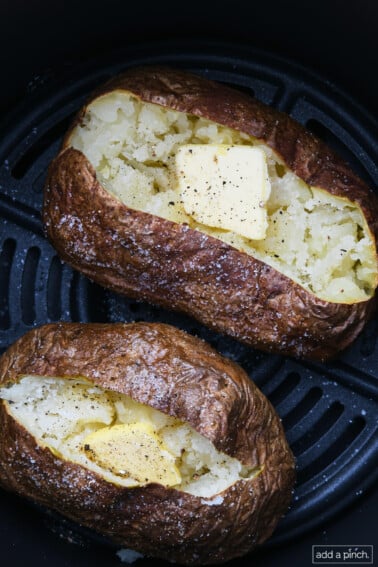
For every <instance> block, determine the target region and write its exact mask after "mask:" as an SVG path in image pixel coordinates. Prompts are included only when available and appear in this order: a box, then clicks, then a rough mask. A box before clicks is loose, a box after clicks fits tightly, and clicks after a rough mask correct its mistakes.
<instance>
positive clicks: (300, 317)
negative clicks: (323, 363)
mask: <svg viewBox="0 0 378 567" xmlns="http://www.w3.org/2000/svg"><path fill="white" fill-rule="evenodd" d="M112 90H124V91H128V92H131V93H133V94H134V95H135V96H138V97H139V98H140V99H142V100H144V101H146V102H151V103H156V104H160V105H162V106H166V107H169V108H172V109H175V110H179V111H182V112H187V113H191V114H194V115H197V116H203V117H206V118H208V119H211V120H214V121H216V122H218V123H220V124H223V125H225V126H229V127H232V128H235V129H237V130H239V131H242V132H245V133H247V134H249V135H252V136H254V137H257V138H259V139H261V140H263V141H265V142H266V143H267V145H269V146H270V147H271V148H273V149H274V150H275V151H276V152H277V153H278V154H279V155H280V156H281V157H282V159H283V160H284V161H285V163H286V164H287V165H288V167H289V168H290V169H292V170H293V171H294V172H295V173H296V174H297V175H298V176H299V177H301V178H302V179H304V180H305V181H306V182H307V183H309V184H310V185H313V186H318V187H321V188H324V189H326V190H327V191H329V192H330V193H332V194H333V195H336V196H341V197H345V198H348V199H350V200H351V201H353V202H356V203H358V204H359V205H360V207H361V208H362V210H363V212H364V214H365V217H366V220H367V222H368V224H369V227H370V230H371V232H372V234H373V235H377V233H378V205H377V198H376V196H375V194H374V193H373V191H371V190H370V189H369V188H368V187H367V186H366V185H365V183H364V182H363V181H362V180H361V179H359V178H358V177H357V176H356V175H354V174H353V173H352V172H351V171H350V169H349V168H348V166H347V165H346V164H345V163H344V162H343V161H342V160H341V159H340V158H338V157H337V156H336V155H335V154H334V153H333V152H331V151H330V150H329V149H328V148H327V147H326V146H325V145H324V144H323V143H322V142H320V141H319V140H317V139H315V138H314V136H313V135H312V134H311V133H309V132H307V131H306V130H305V129H304V128H303V127H302V126H301V125H299V124H298V123H296V122H294V121H293V120H292V119H291V118H290V117H289V116H287V115H285V114H283V113H280V112H278V111H276V110H274V109H273V108H270V107H267V106H265V105H263V104H262V103H260V102H259V101H257V100H255V99H253V98H250V97H248V96H247V95H245V94H244V93H240V92H238V91H235V90H233V89H230V88H228V87H225V86H223V85H220V84H217V83H214V82H211V81H207V80H205V79H202V78H200V77H196V76H192V75H189V74H187V73H183V72H181V71H174V70H170V69H164V68H143V69H131V70H129V71H127V72H126V73H124V74H123V75H121V76H119V77H116V78H114V79H113V80H111V81H110V82H108V83H107V84H106V85H105V86H104V87H102V88H101V89H98V90H97V91H96V92H95V93H94V94H93V96H92V97H91V100H90V101H89V102H91V101H92V100H94V99H95V98H96V97H98V96H101V95H103V94H105V93H107V92H110V91H112ZM88 104H89V103H88ZM85 110H86V107H84V108H83V109H82V110H81V111H80V113H79V114H78V116H77V118H76V120H75V121H74V123H73V125H72V128H74V127H75V126H76V125H77V124H78V122H80V121H81V119H82V117H83V116H84V114H85ZM72 128H71V129H70V130H69V132H68V133H67V136H66V138H65V141H64V143H63V148H62V150H61V152H60V154H59V155H58V157H57V158H56V159H55V160H54V161H53V162H52V164H51V166H50V169H49V174H48V178H47V181H46V186H45V198H44V209H43V220H44V225H45V230H46V234H47V236H48V237H49V239H50V241H51V242H52V244H53V245H54V246H55V248H56V249H57V250H58V253H59V254H60V256H61V257H62V258H63V259H64V260H65V261H66V262H67V263H69V264H70V265H71V266H73V267H74V268H75V269H77V270H79V271H81V272H83V273H84V274H86V275H87V276H88V277H89V278H91V279H93V280H94V281H96V282H98V283H99V284H101V285H103V286H105V287H107V288H110V289H111V290H113V291H116V292H118V293H121V294H125V295H127V296H129V297H133V298H137V299H142V300H146V301H149V302H151V303H154V304H157V305H160V306H163V307H166V308H168V309H174V310H177V311H180V312H183V313H186V314H188V315H190V316H192V317H195V318H196V319H198V320H199V321H201V322H202V323H204V324H205V325H207V326H209V327H212V328H213V329H215V330H217V331H220V332H222V333H225V334H228V335H231V336H233V337H235V338H237V339H238V340H240V341H242V342H245V343H247V344H249V345H251V346H254V347H256V348H259V349H262V350H265V351H268V352H276V353H281V354H285V355H290V356H295V357H299V358H310V359H317V360H326V359H328V358H330V357H332V356H334V355H335V354H337V353H338V352H339V351H341V350H342V349H344V348H345V347H347V346H348V345H349V344H350V343H351V342H352V341H353V340H354V339H355V337H356V336H357V335H358V334H359V333H360V331H361V329H362V327H363V326H364V324H365V322H366V320H367V318H368V316H369V314H370V313H371V311H372V308H373V304H374V300H373V299H371V300H369V301H365V302H360V303H355V304H351V305H348V304H342V303H338V304H336V303H330V302H327V301H324V300H321V299H318V298H316V297H315V296H314V295H313V294H311V293H310V292H308V291H306V290H305V289H304V288H302V287H301V286H300V285H298V284H296V283H295V282H293V281H292V280H291V279H289V278H288V277H286V276H284V275H282V274H281V273H279V272H278V271H276V270H275V269H274V268H271V267H269V266H267V265H266V264H264V263H263V262H261V261H258V260H256V259H254V258H253V257H252V256H249V255H247V254H245V253H242V252H239V251H238V250H236V249H235V248H233V247H231V246H229V245H227V244H225V243H223V242H221V241H219V240H217V239H215V238H213V237H211V236H207V235H205V234H202V233H199V232H198V231H195V230H192V229H190V228H189V227H188V226H186V225H178V224H176V223H173V222H171V221H168V220H165V219H162V218H160V217H156V216H154V215H151V214H148V213H143V212H141V211H136V210H133V209H130V208H129V207H127V206H126V205H124V204H122V203H121V202H120V201H119V200H117V199H116V198H114V197H112V196H111V195H110V194H109V193H108V192H106V191H105V190H104V189H103V188H102V187H101V185H100V183H99V182H98V181H97V179H96V174H95V171H94V169H93V168H92V166H91V164H90V163H89V162H88V160H87V159H86V157H85V156H84V155H83V154H82V153H81V152H79V151H77V150H74V149H73V148H70V147H69V138H70V133H71V131H72Z"/></svg>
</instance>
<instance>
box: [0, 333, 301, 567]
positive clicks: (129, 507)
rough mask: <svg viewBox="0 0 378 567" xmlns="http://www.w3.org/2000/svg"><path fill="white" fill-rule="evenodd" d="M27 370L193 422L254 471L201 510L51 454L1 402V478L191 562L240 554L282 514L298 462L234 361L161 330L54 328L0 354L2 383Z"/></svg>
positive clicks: (154, 488) (180, 496) (132, 540)
mask: <svg viewBox="0 0 378 567" xmlns="http://www.w3.org/2000/svg"><path fill="white" fill-rule="evenodd" d="M25 374H38V375H42V376H65V377H77V376H84V377H86V378H88V379H89V380H91V381H92V382H93V383H95V384H97V385H99V386H101V387H104V388H108V389H111V390H114V391H117V392H120V393H124V394H127V395H129V396H131V397H132V398H134V399H135V400H137V401H139V402H142V403H145V404H148V405H150V406H152V407H154V408H156V409H158V410H161V411H163V412H165V413H168V414H170V415H173V416H176V417H178V418H180V419H182V420H184V421H187V422H189V423H190V424H191V425H192V426H193V427H194V428H195V429H196V430H197V431H198V432H200V433H202V434H203V435H204V436H206V437H208V438H209V439H211V440H212V441H213V443H214V444H215V446H216V447H217V448H218V449H220V450H221V451H224V452H225V453H227V454H229V455H232V456H235V457H236V458H238V459H240V460H241V461H242V462H243V463H244V464H248V465H252V466H254V465H255V466H258V467H259V466H262V467H263V470H262V472H261V473H260V474H259V475H258V476H257V477H256V478H255V479H252V480H250V481H238V482H237V483H236V484H234V485H233V486H231V487H230V488H228V489H226V490H225V491H223V492H222V493H221V496H222V497H223V501H222V502H221V503H220V504H218V505H208V504H206V500H205V499H204V498H201V497H196V496H192V495H190V494H186V493H183V492H180V491H178V490H175V489H172V488H164V487H163V486H161V485H158V484H151V485H149V486H146V487H143V488H132V489H130V488H124V487H120V486H116V485H113V484H111V483H109V482H106V481H105V480H103V479H102V478H101V477H100V476H99V475H97V474H96V473H93V472H91V471H89V470H86V469H85V468H83V467H81V466H79V465H77V464H74V463H71V462H68V461H64V460H62V459H59V458H58V457H56V456H54V455H53V454H52V452H51V451H50V450H48V449H47V448H43V447H41V446H38V445H37V443H36V441H35V439H34V438H33V437H32V436H31V435H30V434H29V433H28V432H27V431H26V430H25V429H24V427H23V426H21V425H20V424H19V423H18V422H17V421H15V420H14V419H13V418H12V417H11V416H10V415H9V414H8V413H7V411H6V407H5V404H4V403H3V402H1V403H0V431H1V436H0V483H1V485H2V486H3V487H4V488H6V489H8V490H11V491H15V492H17V493H18V494H20V495H22V496H25V497H27V498H29V499H32V500H33V501H35V502H37V503H39V504H42V505H44V506H47V507H49V508H51V509H54V510H56V511H58V512H60V513H61V514H64V515H65V516H67V517H69V518H70V519H72V520H74V521H76V522H79V523H81V524H83V525H85V526H87V527H89V528H93V529H94V530H96V531H97V532H99V533H101V534H103V535H105V536H107V537H108V538H109V540H110V541H113V542H114V543H117V544H120V545H122V546H126V547H131V548H133V549H135V550H138V551H140V552H142V553H143V554H147V555H152V556H155V557H161V558H163V559H168V560H170V561H176V562H179V563H184V564H188V565H204V564H210V563H218V562H223V561H227V560H229V559H231V558H232V557H235V556H238V555H243V554H245V553H247V552H248V551H250V550H251V549H253V548H254V547H255V546H256V545H258V544H259V543H261V542H263V541H264V540H265V539H266V538H267V537H269V536H270V534H271V533H272V531H273V530H274V528H275V525H276V523H277V521H278V519H279V518H280V517H281V516H282V514H283V513H284V512H285V511H286V509H287V507H288V505H289V502H290V499H291V492H292V488H293V483H294V476H295V473H294V460H293V456H292V454H291V451H290V449H289V447H288V445H287V442H286V439H285V435H284V432H283V428H282V425H281V422H280V420H279V418H278V416H277V414H276V413H275V411H274V409H273V408H272V406H271V404H270V403H269V401H268V400H267V399H266V398H265V396H264V395H263V394H262V393H261V392H260V390H259V389H258V388H257V387H256V386H255V385H254V384H253V383H252V382H251V381H250V380H249V378H248V376H247V375H246V374H245V373H244V371H243V370H242V369H241V368H240V367H239V366H237V365H236V364H234V363H233V362H231V361H229V360H227V359H225V358H223V357H222V356H220V355H219V354H217V353H216V352H215V351H214V350H213V349H212V348H211V347H209V346H208V345H207V344H205V343H204V342H203V341H200V340H199V339H197V338H195V337H191V336H189V335H187V334H186V333H184V332H182V331H179V330H177V329H174V328H172V327H170V326H168V325H163V324H153V323H150V324H148V323H135V324H114V325H110V324H80V323H61V324H51V325H45V326H43V327H40V328H38V329H34V330H33V331H30V332H29V333H28V334H26V335H25V336H24V337H22V338H21V339H19V340H18V341H17V342H16V343H15V344H14V345H13V346H12V347H10V348H9V349H8V351H7V352H6V353H5V354H4V355H3V356H2V357H1V359H0V384H1V385H3V384H8V383H12V382H14V381H17V380H18V379H19V377H20V376H22V375H25Z"/></svg>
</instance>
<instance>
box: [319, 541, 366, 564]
mask: <svg viewBox="0 0 378 567" xmlns="http://www.w3.org/2000/svg"><path fill="white" fill-rule="evenodd" d="M312 563H313V564H314V565H320V564H327V563H328V564H330V563H332V564H343V565H347V564H354V565H372V564H373V546H372V545H313V546H312Z"/></svg>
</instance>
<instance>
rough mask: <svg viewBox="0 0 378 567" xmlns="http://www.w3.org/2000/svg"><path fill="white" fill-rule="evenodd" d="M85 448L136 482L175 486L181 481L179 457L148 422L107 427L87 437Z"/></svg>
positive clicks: (92, 455) (87, 452) (119, 473)
mask: <svg viewBox="0 0 378 567" xmlns="http://www.w3.org/2000/svg"><path fill="white" fill-rule="evenodd" d="M84 451H85V453H86V455H87V457H89V458H90V459H91V460H93V461H94V462H96V463H97V464H98V465H100V466H101V467H103V468H105V469H107V470H109V471H111V472H112V473H113V474H116V475H119V476H123V477H129V478H131V479H134V480H135V484H134V486H141V485H144V484H149V483H152V482H157V483H159V484H163V485H164V486H174V485H175V484H179V483H180V481H181V475H180V473H179V470H178V469H177V467H176V465H175V457H174V456H173V455H172V454H171V453H170V452H169V451H168V450H167V449H166V448H165V446H164V444H163V442H162V440H161V439H160V437H159V436H158V435H157V433H156V432H155V430H154V429H153V427H151V425H149V424H148V423H143V422H141V423H128V424H121V425H114V426H112V427H103V428H102V429H99V430H98V431H96V432H95V433H91V434H90V435H88V436H87V437H86V438H85V440H84Z"/></svg>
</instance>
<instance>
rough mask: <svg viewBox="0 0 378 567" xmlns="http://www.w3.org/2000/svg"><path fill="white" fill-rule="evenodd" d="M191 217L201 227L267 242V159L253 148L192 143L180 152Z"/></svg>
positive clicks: (182, 185)
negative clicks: (204, 226) (205, 226)
mask: <svg viewBox="0 0 378 567" xmlns="http://www.w3.org/2000/svg"><path fill="white" fill-rule="evenodd" d="M176 172H177V177H178V183H179V191H180V194H181V201H182V204H183V207H184V209H185V212H186V213H187V214H188V215H190V216H191V217H193V219H195V220H196V221H197V222H199V223H201V224H204V225H207V226H210V227H214V228H220V229H224V230H230V231H233V232H236V233H237V234H240V235H242V236H245V237H246V238H251V239H254V240H261V239H263V238H265V236H266V229H267V227H268V220H267V211H266V202H267V200H268V198H269V195H270V181H269V176H268V168H267V163H266V156H265V153H264V152H263V150H261V149H260V148H256V147H253V146H228V145H212V144H188V145H183V146H181V147H180V148H179V149H178V151H177V153H176Z"/></svg>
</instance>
